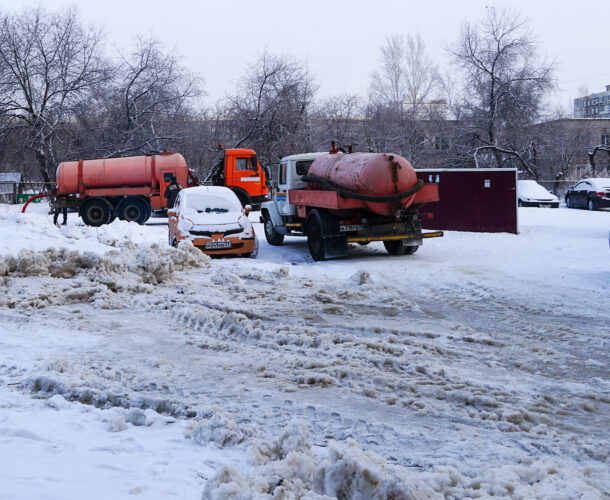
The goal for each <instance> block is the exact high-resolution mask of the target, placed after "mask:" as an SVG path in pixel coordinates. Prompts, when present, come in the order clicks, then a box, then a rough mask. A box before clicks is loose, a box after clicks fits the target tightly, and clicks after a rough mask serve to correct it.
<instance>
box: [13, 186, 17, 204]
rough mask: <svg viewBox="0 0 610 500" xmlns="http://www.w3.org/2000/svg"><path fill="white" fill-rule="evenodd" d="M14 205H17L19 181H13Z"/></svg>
mask: <svg viewBox="0 0 610 500" xmlns="http://www.w3.org/2000/svg"><path fill="white" fill-rule="evenodd" d="M13 205H17V183H16V182H13Z"/></svg>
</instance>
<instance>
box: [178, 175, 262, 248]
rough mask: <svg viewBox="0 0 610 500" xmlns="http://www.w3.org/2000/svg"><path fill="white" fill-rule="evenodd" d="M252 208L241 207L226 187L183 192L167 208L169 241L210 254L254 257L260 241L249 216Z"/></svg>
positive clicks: (205, 187) (201, 187)
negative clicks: (191, 246) (189, 242)
mask: <svg viewBox="0 0 610 500" xmlns="http://www.w3.org/2000/svg"><path fill="white" fill-rule="evenodd" d="M250 210H251V207H250V206H249V205H246V207H245V208H242V206H241V203H240V201H239V199H238V198H237V196H236V195H235V193H234V192H233V191H231V190H230V189H229V188H227V187H221V186H196V187H191V188H186V189H183V190H182V191H180V193H179V194H178V197H177V198H176V202H175V204H174V207H173V208H172V209H170V210H168V211H167V215H168V226H169V243H170V245H173V246H177V245H178V242H179V241H181V240H190V241H192V243H193V245H195V246H196V247H197V248H200V249H201V250H202V251H203V252H204V253H206V254H208V255H224V254H241V255H242V256H244V257H254V256H256V253H257V251H258V242H257V239H256V234H255V232H254V228H253V227H252V224H251V223H250V220H249V219H248V213H249V212H250Z"/></svg>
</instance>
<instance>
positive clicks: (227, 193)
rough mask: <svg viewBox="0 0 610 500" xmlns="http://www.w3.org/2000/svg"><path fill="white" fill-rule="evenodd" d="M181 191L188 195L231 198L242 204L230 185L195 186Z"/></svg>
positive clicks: (183, 194)
mask: <svg viewBox="0 0 610 500" xmlns="http://www.w3.org/2000/svg"><path fill="white" fill-rule="evenodd" d="M180 193H181V194H182V196H188V195H191V194H193V195H198V196H218V197H219V198H224V199H225V200H229V201H231V202H234V203H237V204H238V205H240V206H241V203H240V202H239V198H237V195H236V194H235V193H234V192H233V191H231V190H230V189H229V188H228V187H224V186H195V187H190V188H185V189H183V190H182V191H180Z"/></svg>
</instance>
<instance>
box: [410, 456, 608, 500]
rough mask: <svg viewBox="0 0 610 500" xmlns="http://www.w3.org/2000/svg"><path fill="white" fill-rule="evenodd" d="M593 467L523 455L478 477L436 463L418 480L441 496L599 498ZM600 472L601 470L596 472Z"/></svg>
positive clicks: (601, 487) (600, 489)
mask: <svg viewBox="0 0 610 500" xmlns="http://www.w3.org/2000/svg"><path fill="white" fill-rule="evenodd" d="M593 472H594V471H593V469H591V468H589V467H582V466H580V465H578V464H574V463H571V464H566V463H558V462H556V461H554V460H550V459H548V458H536V457H527V458H524V459H522V460H520V461H519V463H517V464H507V465H502V466H500V467H497V468H492V469H489V470H485V471H482V474H481V476H479V477H475V478H473V477H470V476H467V475H464V474H462V473H460V472H459V471H458V470H457V469H456V468H455V467H452V466H439V467H437V468H436V470H435V471H434V472H423V473H421V476H420V477H421V479H422V480H423V481H425V482H426V483H427V484H428V485H429V486H430V487H431V488H433V489H434V490H435V491H437V492H440V493H442V494H443V496H444V497H445V498H447V497H449V498H489V497H494V498H495V497H500V498H541V499H542V498H562V499H570V498H591V499H598V498H599V499H601V498H603V497H602V496H601V495H600V491H603V490H604V486H603V485H602V484H599V483H598V482H597V481H596V480H595V479H593V476H594V474H593ZM596 472H597V473H598V474H600V475H603V472H602V471H601V470H598V471H596Z"/></svg>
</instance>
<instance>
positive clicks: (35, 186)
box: [0, 182, 55, 205]
mask: <svg viewBox="0 0 610 500" xmlns="http://www.w3.org/2000/svg"><path fill="white" fill-rule="evenodd" d="M53 187H55V184H54V183H53V182H0V201H2V202H3V203H12V204H13V205H17V204H21V203H25V202H26V201H27V200H28V199H30V198H31V197H32V196H34V195H36V194H38V193H41V192H43V191H45V190H48V189H52V188H53ZM34 203H40V199H38V200H34Z"/></svg>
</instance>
